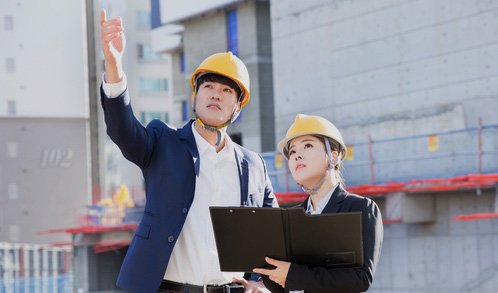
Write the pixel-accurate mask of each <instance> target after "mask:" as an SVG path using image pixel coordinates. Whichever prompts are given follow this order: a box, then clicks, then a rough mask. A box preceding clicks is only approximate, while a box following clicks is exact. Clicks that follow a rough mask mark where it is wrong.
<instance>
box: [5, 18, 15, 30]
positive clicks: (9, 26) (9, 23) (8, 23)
mask: <svg viewBox="0 0 498 293" xmlns="http://www.w3.org/2000/svg"><path fill="white" fill-rule="evenodd" d="M3 27H4V28H5V30H6V31H13V30H14V18H13V17H12V16H11V15H6V16H4V18H3Z"/></svg>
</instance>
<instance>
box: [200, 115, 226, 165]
mask: <svg viewBox="0 0 498 293" xmlns="http://www.w3.org/2000/svg"><path fill="white" fill-rule="evenodd" d="M194 123H195V122H194ZM194 123H192V133H193V134H194V138H195V143H196V145H197V150H198V151H199V156H202V155H203V154H205V153H206V152H207V151H208V150H212V151H213V152H215V153H216V149H215V147H214V146H212V145H210V144H209V143H208V142H207V141H206V140H205V139H204V137H202V136H201V135H200V133H199V132H197V129H195V126H194ZM221 135H223V138H224V140H225V146H224V147H223V149H222V150H221V151H220V152H219V153H217V156H218V159H220V160H221V159H224V158H225V157H226V156H227V155H228V154H230V153H233V142H232V139H231V138H230V136H229V135H228V134H226V132H222V133H221ZM229 158H233V159H234V160H235V155H233V156H229Z"/></svg>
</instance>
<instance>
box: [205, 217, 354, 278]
mask: <svg viewBox="0 0 498 293" xmlns="http://www.w3.org/2000/svg"><path fill="white" fill-rule="evenodd" d="M209 210H210V213H211V220H212V224H213V230H214V236H215V240H216V246H217V250H218V259H219V262H220V268H221V270H222V271H226V272H252V270H253V269H254V268H269V267H271V266H269V265H268V264H267V263H266V261H265V256H269V257H271V258H274V259H278V260H285V261H292V262H296V263H300V264H305V265H309V266H312V267H315V266H323V267H326V268H354V267H362V266H363V241H362V228H361V213H360V212H353V213H335V214H321V215H307V214H305V212H304V209H303V208H301V207H299V208H248V207H210V208H209Z"/></svg>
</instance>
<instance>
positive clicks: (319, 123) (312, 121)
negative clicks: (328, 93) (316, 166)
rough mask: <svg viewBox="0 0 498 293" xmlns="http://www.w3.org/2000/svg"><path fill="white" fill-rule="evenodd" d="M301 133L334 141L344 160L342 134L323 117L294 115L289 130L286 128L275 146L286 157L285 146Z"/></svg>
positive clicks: (344, 151) (344, 147)
mask: <svg viewBox="0 0 498 293" xmlns="http://www.w3.org/2000/svg"><path fill="white" fill-rule="evenodd" d="M303 135H319V136H326V137H328V138H330V139H332V141H333V142H336V144H338V145H339V148H340V149H339V153H340V154H341V160H344V158H345V157H346V153H347V149H346V145H345V144H344V141H343V139H342V135H341V133H340V132H339V130H338V129H337V127H335V126H334V124H332V123H331V122H330V121H328V120H327V119H325V118H322V117H319V116H311V115H304V114H298V115H297V116H296V120H294V123H292V125H291V126H290V127H289V130H287V134H286V135H285V138H284V139H282V140H281V141H280V142H279V143H278V145H277V148H278V150H279V151H280V153H282V155H283V156H284V157H286V158H287V159H288V157H287V155H288V151H287V148H288V147H289V142H290V141H291V140H293V139H294V138H296V137H299V136H303Z"/></svg>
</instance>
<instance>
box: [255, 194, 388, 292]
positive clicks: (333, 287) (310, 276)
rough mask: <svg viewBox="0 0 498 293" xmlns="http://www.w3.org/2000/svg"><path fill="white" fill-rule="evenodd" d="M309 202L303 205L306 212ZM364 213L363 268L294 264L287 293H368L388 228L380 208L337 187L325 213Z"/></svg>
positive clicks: (277, 287)
mask: <svg viewBox="0 0 498 293" xmlns="http://www.w3.org/2000/svg"><path fill="white" fill-rule="evenodd" d="M309 200H310V199H309V196H308V198H307V199H306V200H305V201H304V202H303V203H302V204H301V206H302V207H303V208H304V210H306V209H307V208H308V201H309ZM347 212H361V222H362V223H361V225H362V233H363V234H362V235H363V267H361V268H350V269H349V268H348V269H327V268H324V267H309V266H307V265H303V264H298V263H291V266H290V268H289V272H288V274H287V279H286V280H285V289H286V290H289V291H290V290H304V291H305V292H308V293H318V292H320V293H331V292H365V291H367V290H368V288H369V287H370V285H371V284H372V281H373V277H374V275H375V270H376V269H377V264H378V262H379V259H380V252H381V250H382V240H383V237H384V228H383V224H382V216H381V214H380V210H379V208H378V206H377V204H376V203H375V202H374V201H373V200H371V199H369V198H365V197H362V196H358V195H356V194H352V193H349V192H347V191H346V190H345V189H344V188H342V186H341V185H339V186H337V188H336V189H335V190H334V193H333V194H332V197H331V198H330V200H329V202H328V203H327V205H326V206H325V208H324V209H323V211H322V213H324V214H332V213H347ZM263 281H264V282H265V285H266V287H267V288H268V289H270V290H271V292H284V291H285V290H284V288H282V287H281V286H280V285H278V284H277V283H275V282H273V281H271V280H270V279H269V278H268V277H266V276H263Z"/></svg>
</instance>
